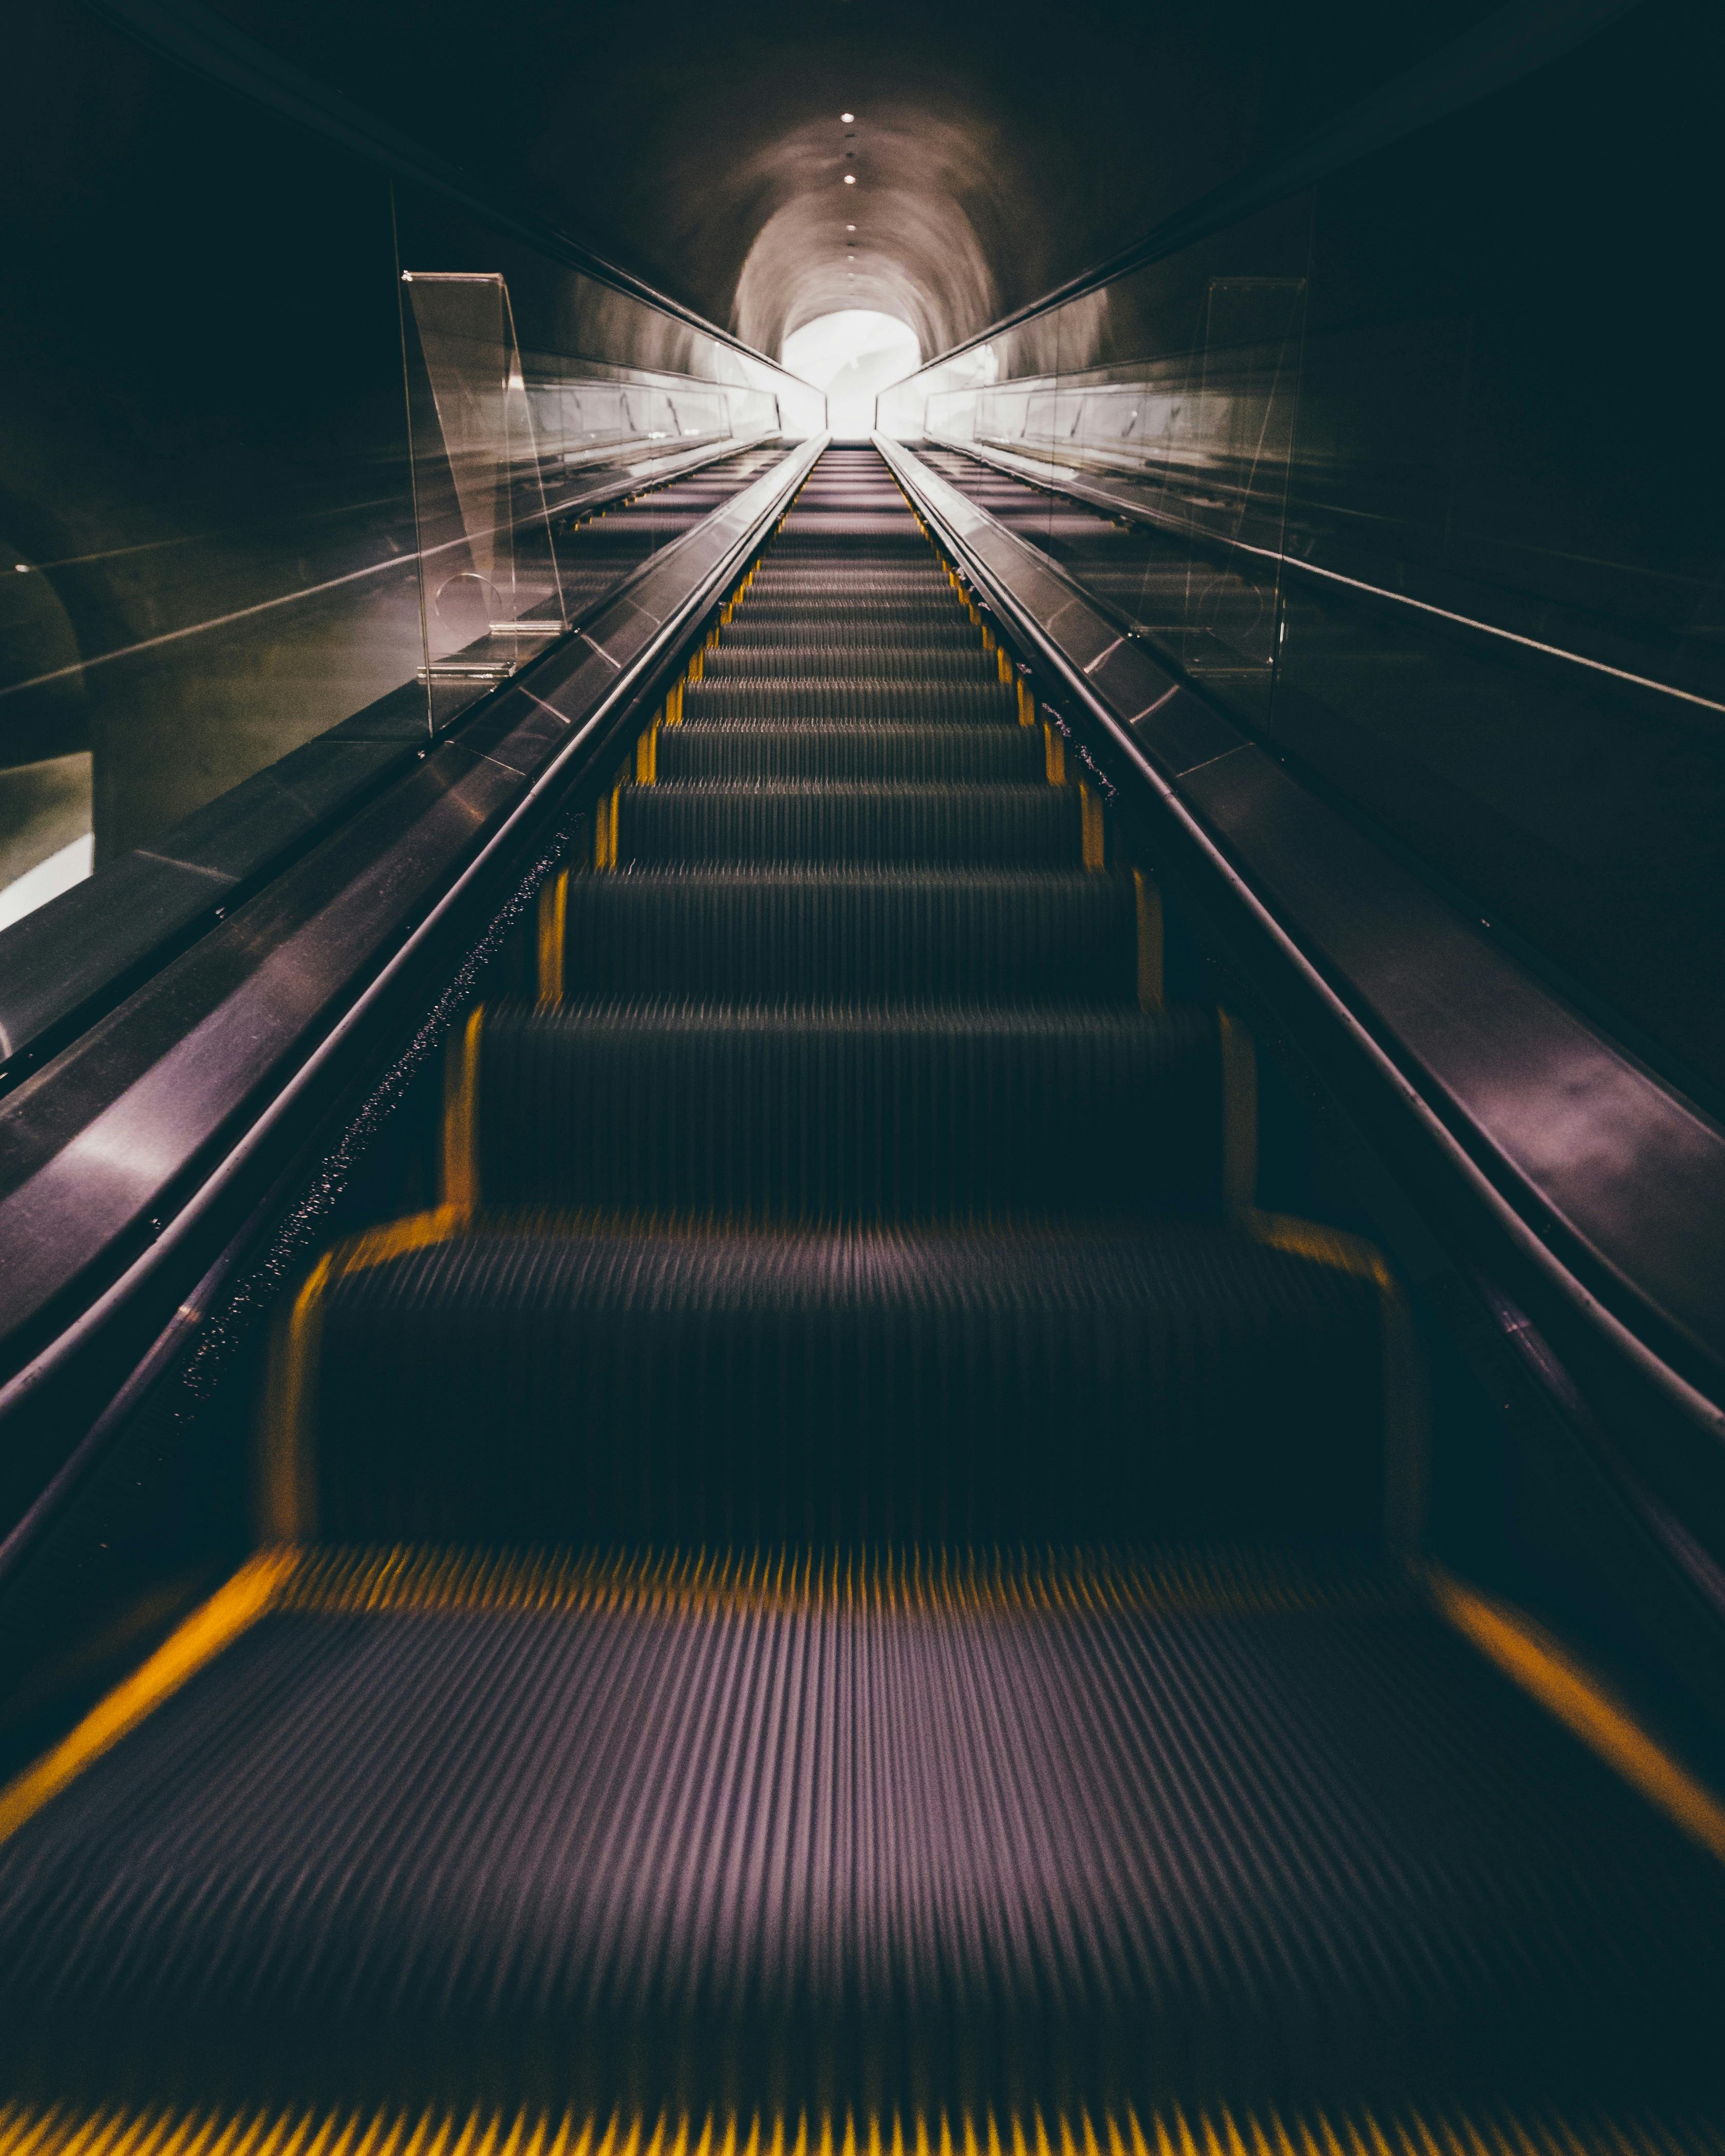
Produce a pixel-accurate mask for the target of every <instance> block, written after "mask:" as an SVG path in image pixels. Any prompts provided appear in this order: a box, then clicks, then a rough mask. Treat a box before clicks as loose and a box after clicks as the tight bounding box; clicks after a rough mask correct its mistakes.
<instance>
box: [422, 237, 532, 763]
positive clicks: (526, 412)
mask: <svg viewBox="0 0 1725 2156" xmlns="http://www.w3.org/2000/svg"><path fill="white" fill-rule="evenodd" d="M402 285H403V295H404V296H403V334H404V338H405V343H406V351H407V377H408V418H409V423H410V427H411V430H412V434H413V503H414V510H415V513H416V516H417V520H418V539H419V548H418V553H419V577H420V590H421V602H420V619H421V620H422V622H423V624H424V639H425V678H426V681H427V684H428V686H429V691H430V696H431V717H432V722H433V724H434V725H435V724H438V723H439V722H440V721H443V720H444V719H446V718H448V717H449V716H452V715H453V714H454V712H455V711H459V710H460V709H461V708H462V707H463V706H465V704H466V703H468V702H470V701H472V698H473V697H474V696H475V695H479V694H482V693H483V691H484V690H485V688H486V687H487V686H489V685H490V684H491V683H493V682H495V681H499V680H502V679H504V678H505V677H506V675H509V674H511V673H513V672H514V670H515V669H516V667H517V666H518V665H520V664H521V661H522V660H524V659H527V658H531V656H532V655H533V654H535V653H536V652H538V651H541V650H542V649H544V648H545V646H546V644H548V643H549V642H550V641H551V639H552V638H553V637H554V636H558V635H561V634H562V631H563V629H564V628H565V627H566V625H567V624H566V619H565V615H564V609H563V588H562V578H561V577H560V576H559V575H558V572H557V546H556V542H555V541H554V540H553V538H552V530H551V520H550V517H549V516H548V514H547V510H546V506H545V488H544V485H543V483H542V479H541V475H540V455H541V451H540V448H539V444H538V442H537V440H536V436H535V431H534V426H533V411H532V406H531V403H530V401H529V398H528V394H527V386H526V380H525V379H524V377H523V375H522V372H521V352H520V351H519V349H518V347H517V346H516V335H515V317H514V315H513V314H512V312H511V309H510V304H509V287H508V285H506V283H505V282H504V280H503V279H502V278H501V276H493V275H465V276H464V275H459V274H451V273H448V272H444V273H427V272H425V271H424V270H420V271H414V270H411V269H408V270H403V273H402ZM539 402H540V405H541V409H543V408H544V403H543V400H539Z"/></svg>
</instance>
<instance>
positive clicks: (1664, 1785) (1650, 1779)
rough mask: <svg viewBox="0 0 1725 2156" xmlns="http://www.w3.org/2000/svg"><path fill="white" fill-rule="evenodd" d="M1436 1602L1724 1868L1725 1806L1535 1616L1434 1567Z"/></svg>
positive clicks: (1432, 1579)
mask: <svg viewBox="0 0 1725 2156" xmlns="http://www.w3.org/2000/svg"><path fill="white" fill-rule="evenodd" d="M1430 1584H1431V1592H1432V1598H1433V1599H1434V1600H1435V1603H1436V1604H1437V1606H1438V1608H1439V1609H1440V1610H1441V1611H1442V1612H1443V1614H1444V1615H1445V1617H1447V1618H1448V1619H1449V1620H1450V1623H1451V1624H1452V1625H1454V1626H1455V1629H1456V1630H1457V1631H1459V1632H1461V1633H1463V1634H1465V1635H1466V1637H1467V1638H1468V1639H1470V1640H1472V1642H1473V1644H1474V1645H1475V1646H1476V1647H1477V1648H1478V1649H1479V1650H1480V1651H1481V1654H1483V1655H1486V1656H1487V1657H1488V1658H1489V1659H1490V1660H1491V1661H1494V1662H1496V1663H1497V1666H1498V1667H1499V1669H1501V1670H1502V1671H1504V1672H1505V1673H1506V1675H1507V1676H1510V1677H1512V1678H1513V1679H1514V1681H1515V1682H1516V1683H1517V1684H1518V1685H1519V1686H1521V1688H1522V1691H1525V1692H1527V1694H1528V1695H1529V1696H1530V1697H1532V1698H1534V1699H1537V1700H1538V1702H1539V1704H1540V1705H1541V1706H1542V1707H1543V1708H1544V1709H1545V1710H1546V1712H1547V1713H1548V1714H1550V1715H1552V1716H1553V1717H1555V1718H1556V1719H1557V1720H1558V1721H1559V1722H1562V1723H1563V1726H1564V1727H1565V1728H1567V1729H1568V1730H1570V1731H1572V1732H1574V1735H1576V1736H1577V1737H1579V1738H1580V1739H1581V1741H1582V1743H1584V1744H1586V1745H1588V1746H1589V1748H1591V1749H1592V1750H1593V1751H1594V1752H1597V1753H1599V1757H1600V1758H1602V1759H1603V1760H1604V1761H1605V1763H1607V1765H1608V1766H1610V1767H1612V1768H1615V1770H1616V1772H1617V1773H1618V1774H1620V1775H1621V1776H1622V1778H1623V1779H1624V1780H1625V1781H1626V1782H1628V1783H1630V1784H1632V1786H1633V1787H1635V1789H1639V1790H1640V1793H1641V1794H1642V1795H1643V1796H1644V1797H1645V1798H1646V1799H1648V1801H1649V1802H1650V1803H1651V1804H1656V1805H1657V1807H1658V1808H1659V1809H1660V1810H1661V1811H1662V1812H1663V1813H1665V1815H1666V1817H1667V1818H1668V1819H1671V1820H1675V1821H1676V1824H1677V1825H1679V1826H1680V1827H1681V1828H1682V1830H1683V1831H1684V1832H1685V1834H1686V1835H1689V1836H1690V1837H1691V1839H1692V1840H1695V1841H1698V1842H1699V1843H1700V1844H1701V1845H1702V1848H1703V1849H1705V1850H1708V1851H1711V1852H1712V1855H1713V1856H1717V1858H1719V1859H1720V1861H1722V1862H1725V1804H1721V1803H1720V1801H1719V1799H1717V1797H1716V1796H1714V1794H1712V1791H1711V1790H1710V1789H1707V1788H1706V1787H1704V1786H1703V1784H1702V1783H1700V1782H1698V1781H1697V1779H1695V1777H1694V1776H1693V1775H1692V1774H1690V1773H1689V1772H1688V1771H1687V1769H1686V1768H1683V1767H1681V1766H1679V1765H1678V1763H1677V1762H1676V1760H1675V1759H1673V1758H1671V1754H1670V1753H1668V1752H1666V1750H1665V1749H1664V1748H1662V1747H1661V1745H1660V1744H1659V1743H1657V1742H1656V1740H1655V1739H1654V1738H1652V1737H1651V1736H1650V1735H1649V1734H1648V1733H1647V1732H1646V1731H1645V1729H1644V1728H1643V1727H1641V1725H1640V1722H1637V1721H1636V1720H1635V1717H1634V1716H1633V1715H1632V1714H1631V1713H1630V1711H1629V1709H1628V1708H1627V1707H1625V1706H1624V1705H1623V1704H1622V1702H1620V1701H1619V1700H1616V1699H1615V1698H1613V1697H1612V1696H1611V1694H1610V1693H1609V1691H1607V1690H1606V1689H1605V1687H1604V1686H1603V1685H1602V1684H1601V1683H1600V1682H1599V1680H1598V1679H1597V1678H1596V1677H1595V1676H1594V1675H1593V1674H1592V1673H1591V1671H1589V1670H1587V1669H1585V1668H1584V1666H1582V1664H1581V1663H1580V1662H1579V1661H1576V1660H1575V1659H1574V1656H1573V1655H1570V1654H1569V1653H1568V1650H1566V1649H1565V1648H1563V1646H1561V1645H1559V1644H1558V1641H1557V1640H1553V1638H1552V1637H1551V1636H1550V1635H1549V1634H1548V1633H1546V1632H1545V1631H1543V1630H1542V1629H1541V1628H1540V1627H1539V1626H1538V1625H1536V1624H1535V1623H1534V1622H1533V1620H1532V1618H1530V1617H1526V1616H1524V1615H1523V1614H1522V1613H1521V1611H1519V1610H1517V1609H1511V1608H1509V1607H1508V1605H1507V1604H1504V1603H1502V1602H1497V1601H1495V1600H1493V1599H1492V1598H1491V1596H1490V1595H1486V1594H1481V1592H1480V1591H1479V1589H1477V1588H1474V1587H1467V1586H1465V1585H1464V1584H1462V1583H1461V1581H1460V1580H1459V1579H1455V1578H1451V1577H1450V1574H1449V1573H1445V1572H1444V1571H1442V1570H1441V1569H1440V1568H1436V1567H1434V1568H1432V1569H1431V1572H1430Z"/></svg>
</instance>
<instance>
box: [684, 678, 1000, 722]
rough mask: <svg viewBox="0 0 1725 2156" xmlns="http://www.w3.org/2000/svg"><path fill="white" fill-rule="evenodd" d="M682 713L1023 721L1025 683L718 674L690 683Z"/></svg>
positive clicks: (766, 718) (698, 715)
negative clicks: (726, 677)
mask: <svg viewBox="0 0 1725 2156" xmlns="http://www.w3.org/2000/svg"><path fill="white" fill-rule="evenodd" d="M683 716H684V718H685V720H691V719H757V720H763V721H778V722H780V723H787V722H789V721H793V720H798V719H839V720H848V721H852V722H862V723H867V722H868V721H871V720H878V721H884V722H886V723H887V724H892V723H895V722H898V723H902V722H905V721H909V722H911V723H912V724H916V723H919V722H920V723H927V722H928V721H931V720H936V719H942V720H952V721H957V722H958V723H959V724H961V725H963V724H968V725H972V726H974V725H977V724H978V723H981V722H984V721H989V722H992V723H993V724H994V725H997V726H1016V725H1017V724H1018V723H1019V702H1018V690H1017V689H1016V687H1015V686H1014V684H1013V683H1011V682H1009V681H998V680H997V681H929V680H922V679H910V678H903V679H900V680H879V679H876V678H867V679H860V680H854V681H835V680H809V679H807V678H795V679H785V678H783V677H781V678H779V679H778V680H760V681H714V680H709V679H707V678H706V677H705V676H703V678H702V679H701V680H698V681H691V682H689V683H687V684H686V685H685V688H684V690H683Z"/></svg>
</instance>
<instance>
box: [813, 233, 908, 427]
mask: <svg viewBox="0 0 1725 2156" xmlns="http://www.w3.org/2000/svg"><path fill="white" fill-rule="evenodd" d="M855 274H856V273H855V270H853V271H851V273H850V275H852V276H853V277H854V276H855ZM779 357H780V363H781V364H782V365H783V366H784V367H788V369H789V370H790V372H792V373H793V374H800V375H801V376H802V377H803V380H804V381H805V382H813V383H814V386H815V388H817V389H824V390H825V392H826V393H827V425H828V426H829V428H830V429H831V430H832V432H833V434H834V436H835V437H836V438H837V439H839V441H863V440H865V439H867V437H868V436H869V434H871V433H872V432H873V430H874V425H875V398H877V397H878V396H879V395H880V392H881V391H882V390H883V389H886V388H890V387H891V384H892V383H893V382H902V381H903V380H904V378H905V377H906V375H907V374H912V373H914V372H916V368H917V367H919V366H921V364H922V348H921V346H919V345H918V343H917V341H916V331H914V330H913V329H912V328H911V326H910V324H909V323H908V322H903V321H900V320H899V318H898V316H896V315H883V314H880V313H877V312H876V311H875V310H874V309H872V308H868V307H845V308H841V309H840V310H839V311H837V312H836V313H834V314H830V315H821V316H817V317H816V319H815V320H814V321H809V322H804V323H803V326H801V328H799V329H794V330H793V331H791V333H790V335H789V336H788V337H787V338H786V339H785V341H784V348H783V352H781V353H780V355H779Z"/></svg>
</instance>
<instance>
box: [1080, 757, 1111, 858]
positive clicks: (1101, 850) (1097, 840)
mask: <svg viewBox="0 0 1725 2156" xmlns="http://www.w3.org/2000/svg"><path fill="white" fill-rule="evenodd" d="M1078 808H1079V816H1080V819H1081V824H1080V828H1081V834H1082V835H1081V846H1082V848H1083V855H1084V865H1085V866H1086V868H1087V869H1091V870H1101V869H1104V868H1106V866H1107V837H1106V832H1105V831H1104V829H1103V827H1102V804H1101V802H1100V801H1099V800H1098V799H1097V798H1096V795H1095V794H1094V793H1092V792H1091V789H1090V788H1089V787H1088V786H1086V784H1085V783H1084V781H1083V780H1082V779H1080V780H1079V782H1078Z"/></svg>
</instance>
